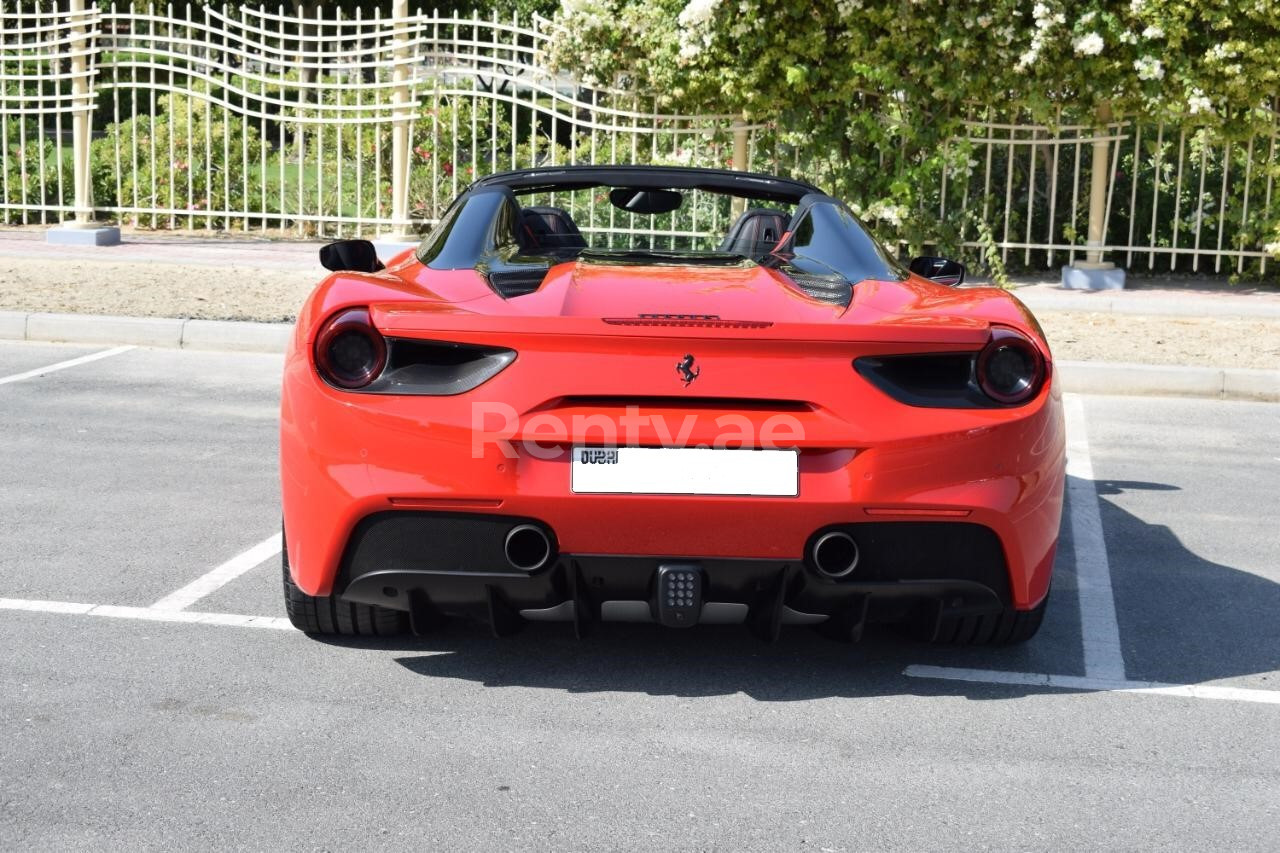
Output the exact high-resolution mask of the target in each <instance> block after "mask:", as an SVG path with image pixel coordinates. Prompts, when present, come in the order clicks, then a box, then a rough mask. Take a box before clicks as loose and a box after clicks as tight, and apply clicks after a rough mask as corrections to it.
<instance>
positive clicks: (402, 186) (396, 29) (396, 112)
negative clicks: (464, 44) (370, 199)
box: [391, 0, 411, 239]
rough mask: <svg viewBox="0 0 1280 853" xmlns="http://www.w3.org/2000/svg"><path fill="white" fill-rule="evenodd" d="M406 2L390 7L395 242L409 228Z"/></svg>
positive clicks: (407, 9) (409, 121)
mask: <svg viewBox="0 0 1280 853" xmlns="http://www.w3.org/2000/svg"><path fill="white" fill-rule="evenodd" d="M408 17H409V0H393V2H392V4H391V18H392V23H391V31H392V39H391V45H392V51H391V52H392V62H393V63H394V65H393V67H392V71H391V80H392V83H393V84H394V87H393V88H392V90H391V105H392V116H393V118H392V124H391V232H392V235H393V236H394V237H395V238H397V239H403V238H404V237H406V236H407V233H408V226H409V125H410V123H411V119H410V117H409V115H408V113H409V45H408V40H407V39H406V38H405V34H406V29H405V28H406V26H407V23H406V19H407V18H408Z"/></svg>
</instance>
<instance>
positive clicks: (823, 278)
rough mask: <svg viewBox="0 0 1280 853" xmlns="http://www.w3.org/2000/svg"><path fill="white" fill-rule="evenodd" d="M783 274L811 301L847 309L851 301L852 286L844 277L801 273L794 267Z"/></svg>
mask: <svg viewBox="0 0 1280 853" xmlns="http://www.w3.org/2000/svg"><path fill="white" fill-rule="evenodd" d="M783 272H784V273H785V274H786V276H787V278H789V279H791V281H792V282H794V283H795V286H796V287H798V288H800V289H801V290H802V291H804V293H805V295H806V296H808V297H809V298H811V299H816V300H818V301H819V302H825V303H827V304H828V305H839V306H840V307H842V308H848V307H849V303H850V302H851V301H853V285H852V284H850V283H849V281H848V280H847V279H846V278H845V277H844V276H840V275H822V274H819V273H810V272H803V271H801V270H798V269H796V268H795V267H789V268H785V269H784V270H783Z"/></svg>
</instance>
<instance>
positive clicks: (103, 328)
mask: <svg viewBox="0 0 1280 853" xmlns="http://www.w3.org/2000/svg"><path fill="white" fill-rule="evenodd" d="M185 322H186V321H185V320H172V319H168V318H164V317H108V316H98V315H94V314H31V315H29V316H28V317H27V339H28V340H32V341H68V342H70V343H78V344H134V345H136V346H144V347H176V346H180V345H181V343H182V324H183V323H185Z"/></svg>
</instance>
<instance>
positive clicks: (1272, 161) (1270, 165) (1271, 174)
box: [1259, 120, 1280, 275]
mask: <svg viewBox="0 0 1280 853" xmlns="http://www.w3.org/2000/svg"><path fill="white" fill-rule="evenodd" d="M1278 125H1280V120H1278V121H1277V122H1275V123H1273V124H1272V125H1271V152H1270V153H1269V154H1268V155H1267V192H1266V195H1265V196H1264V198H1263V200H1262V206H1263V209H1265V210H1270V209H1271V187H1272V186H1273V185H1274V184H1275V174H1276V169H1275V166H1276V130H1277V127H1278ZM1259 273H1260V274H1261V275H1266V274H1267V253H1266V252H1263V253H1262V263H1261V264H1260V265H1259Z"/></svg>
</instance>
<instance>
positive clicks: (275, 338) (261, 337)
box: [182, 320, 293, 352]
mask: <svg viewBox="0 0 1280 853" xmlns="http://www.w3.org/2000/svg"><path fill="white" fill-rule="evenodd" d="M292 335H293V324H292V323H242V322H228V321H222V320H188V321H187V323H186V325H185V326H183V328H182V348H183V349H206V350H228V351H237V352H284V349H285V347H286V346H287V345H288V343H289V338H290V337H291V336H292Z"/></svg>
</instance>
